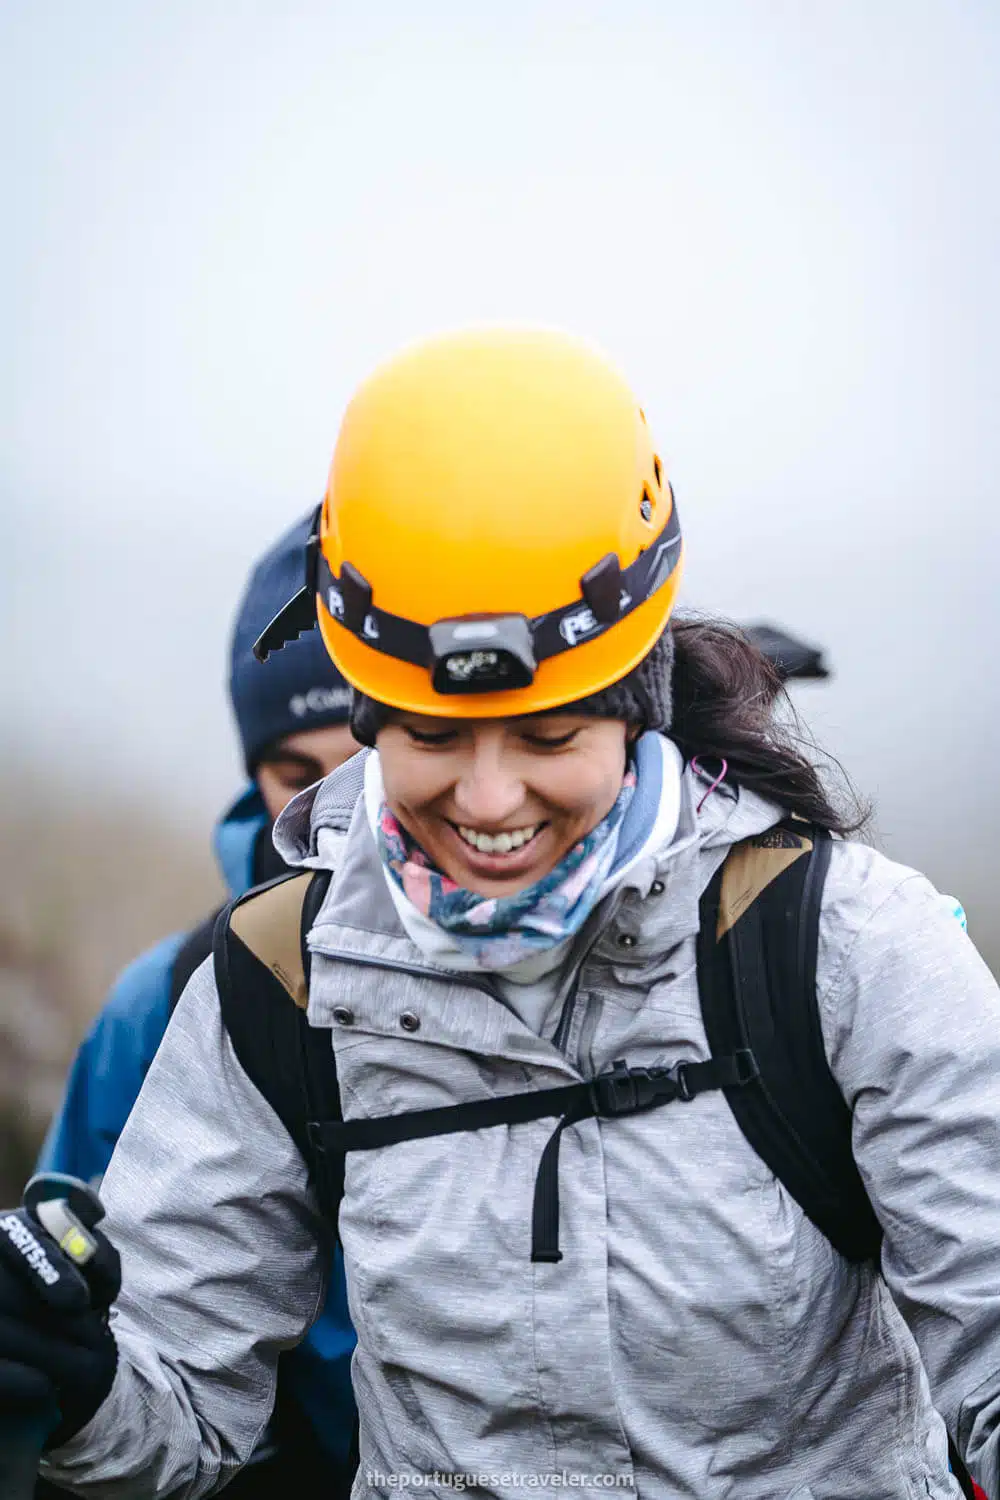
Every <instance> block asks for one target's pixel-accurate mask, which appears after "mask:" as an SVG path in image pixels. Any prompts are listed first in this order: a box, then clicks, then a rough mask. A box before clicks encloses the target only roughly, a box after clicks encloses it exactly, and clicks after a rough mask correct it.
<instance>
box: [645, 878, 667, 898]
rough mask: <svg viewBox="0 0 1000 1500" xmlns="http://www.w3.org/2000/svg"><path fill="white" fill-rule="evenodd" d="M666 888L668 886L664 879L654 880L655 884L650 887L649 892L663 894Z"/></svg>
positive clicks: (656, 894) (655, 894) (657, 894)
mask: <svg viewBox="0 0 1000 1500" xmlns="http://www.w3.org/2000/svg"><path fill="white" fill-rule="evenodd" d="M665 890H666V886H665V885H664V883H663V881H662V880H654V881H653V884H652V885H651V886H650V887H649V894H650V895H651V896H662V895H663V892H664V891H665Z"/></svg>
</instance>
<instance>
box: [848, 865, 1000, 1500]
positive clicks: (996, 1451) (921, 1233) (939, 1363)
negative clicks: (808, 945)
mask: <svg viewBox="0 0 1000 1500" xmlns="http://www.w3.org/2000/svg"><path fill="white" fill-rule="evenodd" d="M819 972H820V982H819V994H820V1003H821V1012H822V1019H823V1027H824V1036H825V1039H826V1045H827V1050H828V1054H829V1057H830V1062H831V1065H832V1067H833V1071H834V1073H835V1075H836V1077H837V1080H838V1082H839V1083H840V1086H841V1089H842V1091H843V1093H844V1095H845V1097H846V1099H847V1102H848V1104H849V1105H850V1106H851V1108H852V1110H853V1114H854V1152H855V1157H856V1160H857V1162H858V1165H859V1167H860V1170H861V1173H862V1175H863V1177H864V1180H865V1184H866V1186H867V1188H868V1191H869V1194H870V1195H871V1198H872V1201H873V1203H874V1205H875V1208H876V1211H877V1213H878V1216H879V1219H880V1220H881V1222H882V1225H883V1228H884V1230H885V1241H884V1246H883V1257H882V1269H883V1272H884V1275H885V1279H886V1282H887V1284H888V1286H889V1289H890V1291H891V1292H892V1295H893V1298H894V1300H895V1302H896V1304H897V1306H898V1307H899V1309H900V1310H901V1312H902V1313H903V1316H904V1317H905V1319H906V1322H907V1324H908V1325H909V1328H910V1330H911V1332H912V1333H913V1335H914V1337H915V1339H916V1341H917V1345H918V1347H919V1349H920V1353H921V1356H922V1359H923V1362H924V1365H925V1368H926V1371H927V1376H928V1380H929V1383H930V1389H931V1394H932V1397H933V1400H934V1404H935V1405H936V1406H937V1408H938V1410H939V1411H940V1412H941V1414H942V1416H943V1417H944V1420H945V1423H946V1425H947V1427H948V1429H949V1431H950V1432H951V1433H952V1436H953V1437H954V1438H955V1440H956V1442H957V1444H958V1448H959V1451H960V1452H961V1453H962V1454H963V1457H964V1458H965V1460H966V1462H967V1463H968V1465H969V1467H970V1468H971V1469H972V1471H973V1473H974V1474H975V1475H976V1477H977V1478H978V1479H979V1481H980V1483H981V1484H982V1485H983V1487H984V1488H985V1489H986V1491H987V1493H988V1494H990V1495H996V1494H1000V994H998V991H997V985H996V982H995V980H994V979H993V977H992V975H991V974H990V972H989V970H988V969H987V967H986V965H985V964H984V963H983V961H982V959H981V958H980V956H979V954H978V953H977V951H976V949H975V947H974V945H973V943H972V942H971V940H970V939H969V937H968V936H967V935H966V933H965V932H964V931H963V930H962V927H961V925H960V924H959V922H958V921H957V920H956V919H955V917H954V916H953V915H952V913H951V912H950V911H949V909H948V904H947V902H946V901H945V900H944V898H943V897H942V896H940V895H939V894H938V892H937V891H936V890H935V889H934V888H933V886H931V885H930V883H929V882H928V881H927V880H925V879H924V877H923V876H921V875H917V874H915V873H914V872H913V871H912V870H907V869H905V868H904V867H903V866H900V865H895V864H892V863H890V861H888V860H886V859H884V858H882V857H881V856H879V855H877V854H874V853H873V852H872V851H871V850H869V849H866V848H864V847H863V846H859V845H836V846H835V848H834V858H833V860H832V862H831V869H830V875H829V878H828V882H827V889H826V896H825V901H824V910H823V916H822V920H821V924H820V951H819Z"/></svg>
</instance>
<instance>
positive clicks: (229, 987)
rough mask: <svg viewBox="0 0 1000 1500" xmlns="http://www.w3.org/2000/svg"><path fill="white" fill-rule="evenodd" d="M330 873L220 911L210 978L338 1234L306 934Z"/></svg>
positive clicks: (329, 1071)
mask: <svg viewBox="0 0 1000 1500" xmlns="http://www.w3.org/2000/svg"><path fill="white" fill-rule="evenodd" d="M329 881H330V872H329V871H328V870H317V871H315V872H313V871H311V870H307V871H305V872H301V873H300V872H296V873H293V874H290V875H286V876H281V877H279V878H278V879H276V880H272V881H269V882H268V883H267V884H266V885H263V886H257V887H256V888H255V889H253V890H251V891H248V892H247V893H246V895H245V896H242V897H241V898H240V899H239V900H238V901H234V902H233V903H232V904H231V905H230V906H228V907H226V908H225V909H224V910H223V911H222V912H221V913H220V914H219V917H218V920H217V922H216V924H215V935H214V940H213V945H212V948H213V953H214V958H215V982H216V987H217V989H218V992H219V1004H220V1006H221V1010H222V1019H223V1024H224V1025H225V1027H226V1031H227V1032H228V1034H229V1038H230V1041H231V1042H232V1044H233V1050H234V1051H235V1053H236V1056H237V1057H238V1058H239V1061H240V1065H241V1067H242V1068H243V1070H244V1072H245V1073H246V1074H247V1076H248V1077H249V1078H250V1080H251V1082H252V1083H254V1084H255V1086H256V1087H257V1088H258V1089H259V1090H260V1092H261V1093H262V1094H263V1096H264V1098H265V1099H266V1100H267V1102H268V1104H270V1106H271V1108H272V1109H273V1110H274V1112H275V1114H276V1115H277V1116H278V1118H279V1119H280V1120H281V1122H282V1124H283V1125H284V1127H285V1129H286V1130H287V1131H288V1133H289V1135H290V1136H291V1137H292V1140H293V1141H294V1142H295V1144H296V1146H297V1147H298V1149H299V1152H300V1153H301V1155H302V1158H303V1160H304V1161H305V1163H306V1166H307V1167H308V1169H309V1175H310V1178H311V1179H312V1181H313V1184H314V1186H315V1189H316V1194H317V1197H318V1199H319V1202H320V1208H321V1209H322V1212H323V1215H324V1217H325V1218H326V1220H327V1221H328V1223H329V1224H330V1226H331V1228H332V1229H333V1230H334V1231H335V1230H336V1223H337V1213H338V1209H339V1205H340V1199H341V1197H342V1195H343V1161H342V1160H340V1161H336V1160H332V1159H330V1158H328V1157H327V1155H326V1153H325V1152H324V1150H323V1147H322V1133H321V1132H318V1131H317V1130H315V1128H313V1127H315V1125H316V1124H317V1122H324V1121H329V1120H339V1119H341V1109H340V1090H339V1087H338V1085H337V1070H336V1063H335V1059H334V1053H333V1047H332V1044H331V1039H330V1033H329V1031H328V1030H326V1029H324V1028H321V1027H315V1026H310V1025H309V1022H308V1019H307V1017H306V1005H307V1003H308V994H309V950H308V948H307V946H306V937H307V936H308V933H309V929H310V928H311V927H312V924H313V922H314V921H315V918H316V914H317V912H318V911H319V908H320V906H321V905H322V903H323V898H324V896H325V895H326V891H327V887H328V885H329Z"/></svg>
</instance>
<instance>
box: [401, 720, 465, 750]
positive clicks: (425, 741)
mask: <svg viewBox="0 0 1000 1500" xmlns="http://www.w3.org/2000/svg"><path fill="white" fill-rule="evenodd" d="M403 728H404V730H405V731H406V734H407V735H408V737H409V738H410V740H412V742H413V744H414V745H430V746H433V745H453V744H454V743H455V740H456V739H457V738H458V735H457V733H456V732H455V730H454V729H441V730H433V729H415V728H414V727H413V725H412V724H404V725H403Z"/></svg>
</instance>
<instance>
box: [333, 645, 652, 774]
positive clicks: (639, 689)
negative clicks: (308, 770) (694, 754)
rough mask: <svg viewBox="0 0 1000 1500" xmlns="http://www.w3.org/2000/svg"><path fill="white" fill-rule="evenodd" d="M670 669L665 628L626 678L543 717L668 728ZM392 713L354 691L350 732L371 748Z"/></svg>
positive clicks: (372, 699) (646, 727)
mask: <svg viewBox="0 0 1000 1500" xmlns="http://www.w3.org/2000/svg"><path fill="white" fill-rule="evenodd" d="M673 666H674V638H673V635H672V634H671V632H670V628H669V626H668V627H667V629H666V630H664V632H663V634H662V635H661V636H660V638H659V640H658V641H657V642H656V644H655V646H654V647H653V649H652V650H651V651H650V652H649V653H648V655H646V656H644V657H643V659H642V661H641V662H640V663H639V665H638V666H637V667H633V668H632V671H631V672H629V674H628V676H627V677H622V678H621V679H620V681H618V682H613V683H612V684H611V686H610V687H606V688H602V689H601V691H600V692H599V693H591V694H590V695H589V697H586V698H578V699H577V701H576V702H575V703H567V704H565V705H561V706H560V707H559V708H558V709H555V708H552V709H547V710H546V712H547V713H567V714H585V715H587V716H588V717H590V718H594V719H624V720H625V722H626V723H627V724H631V725H636V726H637V727H638V728H640V729H658V730H663V731H664V732H665V731H666V730H668V729H669V728H670V720H671V716H672V715H671V710H672V706H673V700H672V696H671V690H670V683H671V677H672V675H673ZM392 714H393V710H392V709H391V708H387V707H386V705H385V704H384V703H379V702H378V701H377V699H375V698H368V697H366V696H365V694H364V693H359V692H357V691H355V693H354V698H353V702H352V705H351V730H352V732H353V734H354V738H355V739H356V740H359V741H360V742H361V744H362V745H374V743H375V740H376V738H377V736H378V732H379V730H380V729H382V728H384V726H385V725H386V724H388V722H389V720H390V719H391V718H392Z"/></svg>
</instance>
